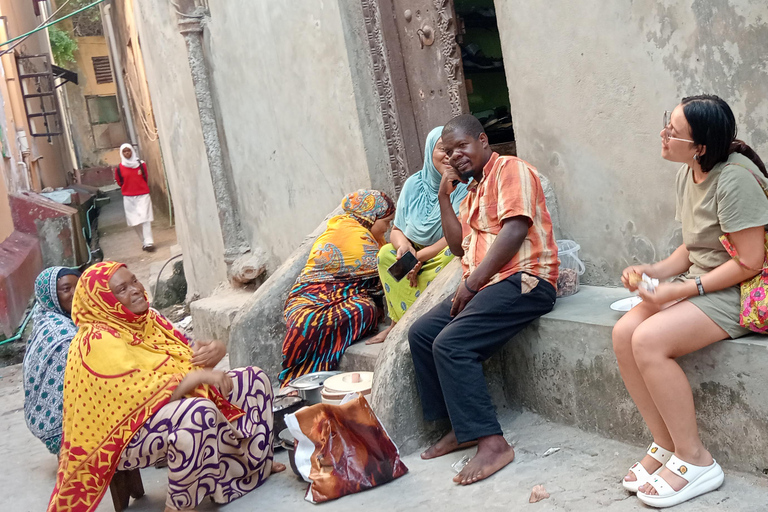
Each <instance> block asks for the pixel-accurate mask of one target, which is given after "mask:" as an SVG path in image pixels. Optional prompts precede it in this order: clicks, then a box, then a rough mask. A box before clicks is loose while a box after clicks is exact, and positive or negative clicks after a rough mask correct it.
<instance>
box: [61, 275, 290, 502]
mask: <svg viewBox="0 0 768 512" xmlns="http://www.w3.org/2000/svg"><path fill="white" fill-rule="evenodd" d="M72 318H73V319H74V321H75V324H76V325H77V326H78V328H79V331H78V333H77V336H75V339H74V340H72V343H71V345H70V350H69V357H68V361H67V369H66V374H65V384H64V429H63V430H64V436H63V442H62V445H61V453H60V456H59V471H58V475H57V478H56V487H55V488H54V491H53V494H52V496H51V501H50V503H49V505H48V512H57V511H58V512H64V511H66V512H81V511H82V512H91V511H93V510H95V509H96V507H97V506H98V504H99V502H100V501H101V498H102V497H103V496H104V493H105V492H106V490H107V487H108V486H109V483H110V481H111V479H112V476H113V475H114V473H115V471H119V470H130V469H135V468H143V467H147V466H149V465H152V464H154V463H155V462H157V461H158V460H160V459H165V460H167V463H168V496H167V499H166V504H165V505H166V508H165V510H166V512H171V511H177V510H185V511H190V510H192V509H193V508H194V507H196V506H197V505H199V504H200V502H201V501H202V500H203V499H204V498H205V497H206V496H210V497H211V498H212V499H213V501H214V502H216V503H229V502H230V501H232V500H234V499H236V498H239V497H240V496H243V495H244V494H246V493H248V492H249V491H252V490H253V489H255V488H256V487H258V486H259V485H261V484H262V483H263V482H264V481H265V480H266V479H267V477H268V476H269V475H270V473H272V472H277V471H282V470H283V469H285V466H283V465H282V464H277V463H273V462H272V441H273V432H272V386H271V384H270V382H269V378H268V377H267V375H266V374H265V373H264V372H262V371H261V370H259V369H258V368H253V367H246V368H241V369H238V370H232V371H229V372H226V373H225V372H221V371H216V370H213V369H212V368H213V367H214V366H215V365H216V364H217V363H218V362H219V361H220V360H221V358H222V357H223V356H224V353H225V348H224V346H223V344H221V343H218V342H198V343H196V344H195V346H194V348H191V347H190V346H189V344H188V342H187V339H186V338H185V337H184V335H183V334H181V333H180V332H179V331H177V330H176V329H174V328H173V326H172V325H171V323H170V322H168V320H166V319H165V318H164V317H163V316H161V315H160V314H158V313H157V312H155V311H154V310H151V309H150V308H149V303H148V301H147V295H146V292H145V291H144V287H143V286H142V285H141V283H139V282H138V280H137V279H136V276H134V275H133V274H132V273H131V272H130V271H129V270H128V269H127V268H126V267H125V266H124V265H122V264H120V263H114V262H103V263H98V264H96V265H94V266H93V267H91V268H90V269H88V270H87V271H86V272H85V273H84V274H83V276H82V278H81V281H80V283H79V285H78V287H77V290H76V291H75V297H74V300H73V305H72Z"/></svg>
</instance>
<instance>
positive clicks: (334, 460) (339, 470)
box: [285, 394, 408, 503]
mask: <svg viewBox="0 0 768 512" xmlns="http://www.w3.org/2000/svg"><path fill="white" fill-rule="evenodd" d="M285 423H286V425H287V426H288V429H289V430H290V432H291V434H293V436H294V438H295V439H296V452H295V462H296V467H297V469H298V470H299V472H300V473H301V476H302V477H303V478H304V480H306V481H307V482H310V486H309V489H307V495H306V496H305V499H306V500H307V501H310V502H312V503H321V502H324V501H329V500H334V499H336V498H340V497H342V496H346V495H347V494H353V493H356V492H360V491H364V490H366V489H370V488H373V487H376V486H379V485H382V484H385V483H387V482H390V481H392V480H394V479H395V478H399V477H401V476H403V475H404V474H405V473H407V472H408V468H407V467H405V464H403V462H402V461H401V460H400V452H399V450H398V449H397V446H395V443H394V442H392V439H390V437H389V435H388V434H387V432H386V430H384V427H383V426H382V425H381V422H379V419H378V418H377V417H376V415H375V414H374V413H373V411H372V410H371V406H370V405H369V404H368V402H367V401H366V400H365V398H363V396H362V395H359V394H358V395H357V397H356V398H353V399H352V400H350V401H348V402H346V403H343V404H342V405H328V404H317V405H313V406H311V407H304V408H303V409H301V410H299V411H297V412H295V413H294V414H289V415H287V416H286V417H285Z"/></svg>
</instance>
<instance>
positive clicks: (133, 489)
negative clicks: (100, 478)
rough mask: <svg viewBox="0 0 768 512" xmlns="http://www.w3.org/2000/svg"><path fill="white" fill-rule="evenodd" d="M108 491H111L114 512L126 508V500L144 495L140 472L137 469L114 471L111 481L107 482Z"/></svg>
mask: <svg viewBox="0 0 768 512" xmlns="http://www.w3.org/2000/svg"><path fill="white" fill-rule="evenodd" d="M109 491H110V492H111V493H112V503H113V504H114V505H115V512H123V510H125V509H126V508H128V502H129V501H130V499H131V498H134V499H137V498H141V497H142V496H144V484H142V483H141V473H140V472H139V470H138V469H131V470H128V471H115V474H114V476H113V477H112V481H111V482H110V483H109Z"/></svg>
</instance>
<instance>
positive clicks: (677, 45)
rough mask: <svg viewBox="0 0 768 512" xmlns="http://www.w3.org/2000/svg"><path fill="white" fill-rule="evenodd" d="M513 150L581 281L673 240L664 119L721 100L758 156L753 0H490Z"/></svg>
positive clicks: (657, 251)
mask: <svg viewBox="0 0 768 512" xmlns="http://www.w3.org/2000/svg"><path fill="white" fill-rule="evenodd" d="M496 9H497V14H498V23H499V29H500V32H501V39H502V46H503V51H504V62H505V68H506V72H507V77H508V83H509V91H510V100H511V104H512V113H513V121H514V124H515V134H516V137H517V148H518V154H519V155H520V156H521V157H522V158H525V159H526V160H529V161H530V162H531V163H533V164H534V165H536V166H537V167H538V168H539V169H540V170H541V171H542V173H544V174H546V175H547V176H548V177H549V178H550V179H551V181H552V182H553V184H554V187H555V190H556V192H557V198H558V203H559V207H560V210H561V219H562V229H563V233H564V235H565V236H567V237H569V238H572V239H574V240H576V241H577V242H578V243H579V244H581V247H582V252H581V256H582V257H583V259H585V260H586V264H587V274H586V275H585V276H584V278H583V280H584V281H587V282H589V283H592V284H608V283H610V284H618V276H619V274H620V272H621V270H622V269H623V268H624V267H625V266H626V265H628V264H632V263H634V262H638V261H640V262H649V261H652V260H656V259H659V258H662V257H665V256H666V255H668V254H669V253H670V252H671V251H672V250H673V249H674V248H675V247H676V246H677V245H679V244H680V243H681V238H680V233H679V227H678V225H677V223H676V222H675V220H674V190H673V189H674V177H675V172H676V170H677V169H678V167H679V166H678V165H677V164H674V163H671V162H667V161H665V160H662V159H661V157H660V140H659V131H660V130H661V127H662V114H663V112H664V110H671V109H672V108H674V107H675V105H677V103H678V102H679V101H680V98H682V97H683V96H688V95H693V94H700V93H714V94H718V95H720V96H721V97H723V98H724V99H726V101H728V102H729V104H730V105H731V107H732V108H733V110H734V113H735V114H736V118H737V121H738V124H739V135H740V137H741V138H743V139H744V140H745V141H747V143H749V144H751V145H752V146H753V147H754V148H755V149H756V150H757V151H758V153H760V154H762V156H763V158H764V159H765V158H768V67H766V64H765V62H766V61H765V55H766V49H767V48H768V4H766V2H765V1H764V0H731V1H725V2H723V1H716V0H694V1H691V0H666V1H658V0H637V1H634V2H612V1H607V0H585V1H583V2H569V1H567V0H553V1H552V2H547V3H541V2H536V3H530V2H523V1H520V0H509V1H503V2H502V1H497V2H496Z"/></svg>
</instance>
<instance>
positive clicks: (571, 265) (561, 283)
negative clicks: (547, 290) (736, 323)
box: [557, 240, 585, 299]
mask: <svg viewBox="0 0 768 512" xmlns="http://www.w3.org/2000/svg"><path fill="white" fill-rule="evenodd" d="M580 249H581V246H579V244H577V243H576V242H574V241H573V240H558V241H557V253H558V257H559V258H560V269H559V274H558V277H557V298H558V299H559V298H560V297H568V296H569V295H573V294H574V293H576V292H578V291H579V276H581V275H582V274H583V273H584V271H585V268H584V262H582V261H581V260H580V259H579V250H580Z"/></svg>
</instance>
